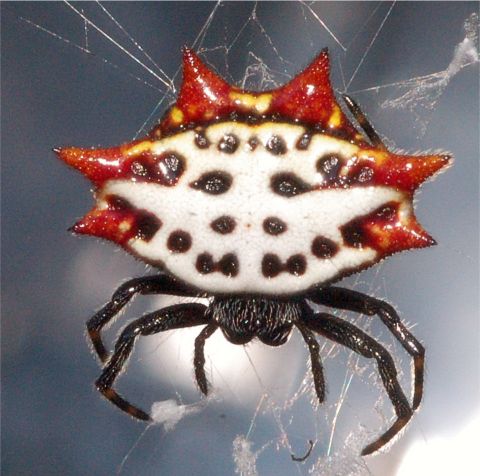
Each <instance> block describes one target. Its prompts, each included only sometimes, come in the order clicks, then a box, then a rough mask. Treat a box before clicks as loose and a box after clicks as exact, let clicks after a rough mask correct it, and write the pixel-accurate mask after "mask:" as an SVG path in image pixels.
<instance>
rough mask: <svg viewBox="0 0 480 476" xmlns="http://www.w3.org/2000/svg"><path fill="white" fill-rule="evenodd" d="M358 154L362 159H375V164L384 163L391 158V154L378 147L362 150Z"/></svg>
mask: <svg viewBox="0 0 480 476" xmlns="http://www.w3.org/2000/svg"><path fill="white" fill-rule="evenodd" d="M358 156H359V157H358V158H359V159H360V160H368V161H373V162H374V163H375V165H382V164H384V163H385V162H386V161H387V160H388V159H390V154H389V153H388V152H384V151H382V150H377V149H369V150H361V151H360V152H359V154H358Z"/></svg>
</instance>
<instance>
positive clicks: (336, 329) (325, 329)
mask: <svg viewBox="0 0 480 476" xmlns="http://www.w3.org/2000/svg"><path fill="white" fill-rule="evenodd" d="M302 320H303V322H304V323H305V325H306V326H307V327H308V328H310V329H311V330H313V331H315V332H318V333H319V334H320V335H322V336H324V337H326V338H327V339H331V340H333V341H334V342H337V343H339V344H342V345H344V346H346V347H348V348H349V349H352V350H353V351H354V352H357V353H358V354H360V355H362V356H363V357H367V358H373V359H375V360H376V361H377V366H378V371H379V374H380V377H381V379H382V382H383V385H384V387H385V390H386V391H387V394H388V396H389V398H390V401H391V402H392V405H393V407H394V409H395V413H396V415H397V419H396V421H395V422H394V424H393V425H392V426H391V427H390V428H389V429H388V430H387V431H386V432H385V433H383V434H382V435H381V436H380V437H379V438H378V439H377V440H375V441H374V442H372V443H370V444H369V445H368V446H366V447H365V448H364V449H363V451H362V456H366V455H369V454H371V453H373V452H375V451H377V450H378V449H380V448H381V447H382V446H384V445H385V444H386V443H388V442H389V441H390V440H391V439H392V438H393V437H394V436H395V435H396V434H397V433H398V432H399V431H400V430H401V429H402V428H403V427H404V426H405V425H406V424H407V423H408V421H409V420H410V418H411V417H412V415H413V411H412V409H411V408H410V405H409V403H408V400H407V397H405V394H404V393H403V390H402V388H401V386H400V383H399V382H398V379H397V370H396V368H395V363H394V362H393V359H392V357H391V356H390V354H389V353H388V352H387V350H386V349H385V348H384V347H383V346H382V345H380V344H379V343H378V342H376V341H375V340H374V339H373V338H372V337H370V336H369V335H367V334H365V332H363V331H362V330H360V329H358V328H357V327H355V326H354V325H353V324H350V323H349V322H346V321H344V320H342V319H339V318H337V317H334V316H331V315H329V314H324V313H318V314H313V312H312V313H311V314H310V315H305V316H303V317H302Z"/></svg>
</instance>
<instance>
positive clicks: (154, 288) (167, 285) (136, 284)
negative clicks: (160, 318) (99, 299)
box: [87, 274, 195, 363]
mask: <svg viewBox="0 0 480 476" xmlns="http://www.w3.org/2000/svg"><path fill="white" fill-rule="evenodd" d="M160 293H162V294H174V295H177V296H194V295H195V293H194V292H191V291H190V290H189V289H188V288H187V287H186V286H185V285H183V284H181V283H179V282H178V281H176V280H174V279H173V278H171V277H169V276H167V275H165V274H160V275H157V276H145V277H142V278H135V279H131V280H130V281H127V282H126V283H124V284H122V285H121V286H120V287H119V288H118V289H117V290H116V291H115V293H114V294H113V296H112V299H111V300H110V301H109V302H107V304H105V305H104V306H103V307H102V308H101V309H100V310H99V311H98V312H97V313H96V314H95V315H94V316H93V317H92V318H90V319H89V320H88V321H87V332H88V335H89V337H90V340H91V341H92V344H93V348H94V350H95V352H96V353H97V354H98V356H99V358H100V360H101V361H102V362H104V363H105V362H106V361H107V359H108V352H107V350H106V349H105V346H104V345H103V342H102V337H101V334H100V332H101V330H102V328H103V327H105V326H106V325H107V324H109V323H111V322H113V321H112V319H113V318H114V317H115V316H116V315H117V314H118V313H119V312H120V311H121V310H122V309H123V307H124V306H125V305H126V304H128V302H129V301H130V300H131V299H132V298H133V297H134V296H135V295H136V294H160Z"/></svg>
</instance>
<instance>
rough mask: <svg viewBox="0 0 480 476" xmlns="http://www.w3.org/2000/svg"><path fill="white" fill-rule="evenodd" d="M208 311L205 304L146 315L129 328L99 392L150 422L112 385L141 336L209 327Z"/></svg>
mask: <svg viewBox="0 0 480 476" xmlns="http://www.w3.org/2000/svg"><path fill="white" fill-rule="evenodd" d="M205 310H206V306H204V305H203V304H194V303H191V304H177V305H174V306H170V307H166V308H164V309H160V310H159V311H155V312H152V313H150V314H146V315H145V316H143V317H141V318H140V319H137V320H135V321H133V322H132V323H130V324H129V325H128V326H126V327H125V329H124V330H123V331H122V333H121V334H120V337H119V338H118V340H117V343H116V344H115V350H114V352H113V354H112V356H111V358H110V359H109V361H108V362H107V364H106V365H105V367H104V368H103V371H102V373H101V375H100V377H99V378H98V379H97V381H96V382H95V385H96V387H97V389H98V390H99V392H100V393H102V394H103V396H104V397H105V398H107V399H108V400H110V401H111V402H112V403H113V404H114V405H116V406H117V407H118V408H120V410H123V411H124V412H126V413H128V414H129V415H131V416H133V417H135V418H138V419H139V420H147V421H148V420H150V419H151V418H150V416H149V415H148V414H147V413H145V412H144V411H143V410H141V409H139V408H137V407H135V406H133V405H132V404H130V403H129V402H127V401H126V400H125V399H124V398H122V397H121V396H120V395H119V394H118V393H117V392H116V390H114V389H113V388H112V385H113V383H114V382H115V379H116V378H117V377H118V374H119V373H120V372H121V370H122V369H123V367H124V365H125V362H126V361H127V359H128V357H129V356H130V354H131V352H132V349H133V345H134V343H135V339H136V338H137V337H138V336H147V335H152V334H156V333H158V332H162V331H168V330H171V329H179V328H182V327H192V326H197V325H201V324H208V318H207V317H205Z"/></svg>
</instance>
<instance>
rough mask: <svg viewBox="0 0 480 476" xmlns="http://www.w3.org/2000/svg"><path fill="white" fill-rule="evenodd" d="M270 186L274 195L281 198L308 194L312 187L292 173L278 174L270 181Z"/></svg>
mask: <svg viewBox="0 0 480 476" xmlns="http://www.w3.org/2000/svg"><path fill="white" fill-rule="evenodd" d="M270 186H271V188H272V190H273V192H274V193H276V194H277V195H281V196H282V197H288V198H289V197H294V196H295V195H300V194H302V193H306V192H310V191H311V190H312V186H311V185H309V184H308V183H307V182H305V181H304V180H302V179H301V178H300V177H298V176H297V175H295V174H294V173H292V172H280V173H278V174H275V175H274V176H273V177H272V178H271V179H270Z"/></svg>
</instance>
